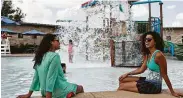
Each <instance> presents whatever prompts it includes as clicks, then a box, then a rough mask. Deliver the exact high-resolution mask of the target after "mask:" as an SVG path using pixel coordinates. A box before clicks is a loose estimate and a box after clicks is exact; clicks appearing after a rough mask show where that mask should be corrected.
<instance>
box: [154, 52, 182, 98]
mask: <svg viewBox="0 0 183 98" xmlns="http://www.w3.org/2000/svg"><path fill="white" fill-rule="evenodd" d="M155 62H156V63H157V64H158V65H159V66H160V73H161V76H162V77H163V79H164V80H165V82H166V84H167V86H168V88H169V90H170V92H171V94H172V95H173V96H176V97H178V96H179V95H178V94H177V93H175V92H174V90H173V88H172V84H171V82H170V79H169V77H168V74H167V62H166V59H165V57H164V55H163V54H162V53H159V52H158V53H157V54H156V58H155Z"/></svg>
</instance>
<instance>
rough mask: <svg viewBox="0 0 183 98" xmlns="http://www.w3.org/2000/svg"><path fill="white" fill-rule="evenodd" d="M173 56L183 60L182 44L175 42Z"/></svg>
mask: <svg viewBox="0 0 183 98" xmlns="http://www.w3.org/2000/svg"><path fill="white" fill-rule="evenodd" d="M175 56H176V57H177V59H179V60H182V61H183V44H176V47H175Z"/></svg>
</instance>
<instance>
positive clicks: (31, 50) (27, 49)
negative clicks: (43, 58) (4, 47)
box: [11, 44, 38, 54]
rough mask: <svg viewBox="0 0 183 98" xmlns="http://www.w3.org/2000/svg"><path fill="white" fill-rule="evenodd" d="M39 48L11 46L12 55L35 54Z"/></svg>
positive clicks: (33, 46) (22, 45) (27, 45)
mask: <svg viewBox="0 0 183 98" xmlns="http://www.w3.org/2000/svg"><path fill="white" fill-rule="evenodd" d="M37 47H38V46H35V45H29V44H25V45H24V44H21V45H19V46H18V45H16V46H11V53H12V54H15V53H34V52H35V50H36V48H37Z"/></svg>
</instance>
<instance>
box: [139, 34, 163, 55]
mask: <svg viewBox="0 0 183 98" xmlns="http://www.w3.org/2000/svg"><path fill="white" fill-rule="evenodd" d="M147 35H152V37H153V39H154V41H155V43H156V45H155V48H156V49H158V50H160V51H162V52H163V51H164V41H163V39H162V38H161V37H160V35H159V34H158V33H157V32H154V31H149V32H147V33H144V34H143V35H142V37H141V41H142V42H141V44H142V45H141V46H142V48H141V51H142V53H143V55H149V54H150V51H149V49H148V48H146V46H145V38H146V36H147Z"/></svg>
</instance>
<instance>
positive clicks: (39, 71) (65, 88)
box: [18, 34, 84, 98]
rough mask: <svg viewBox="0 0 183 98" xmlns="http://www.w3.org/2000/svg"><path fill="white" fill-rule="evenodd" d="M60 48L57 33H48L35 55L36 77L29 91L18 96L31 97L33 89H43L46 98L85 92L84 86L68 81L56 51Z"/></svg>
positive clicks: (58, 97) (19, 97) (62, 97)
mask: <svg viewBox="0 0 183 98" xmlns="http://www.w3.org/2000/svg"><path fill="white" fill-rule="evenodd" d="M59 48H60V43H59V39H58V37H57V36H56V35H53V34H46V35H45V36H44V37H43V39H42V41H41V43H40V45H39V47H38V50H37V51H36V54H35V57H34V61H35V63H34V66H33V68H34V70H35V72H34V77H33V80H32V84H31V86H30V89H29V92H28V93H27V94H25V95H19V96H18V98H30V97H31V95H32V93H33V91H39V90H40V89H41V94H42V96H44V97H46V98H71V97H72V96H74V95H76V94H78V93H82V92H84V90H83V86H81V85H77V84H74V83H69V82H67V80H66V78H65V77H64V73H63V70H62V67H61V65H60V56H59V54H58V53H56V52H55V51H56V50H58V49H59Z"/></svg>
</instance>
